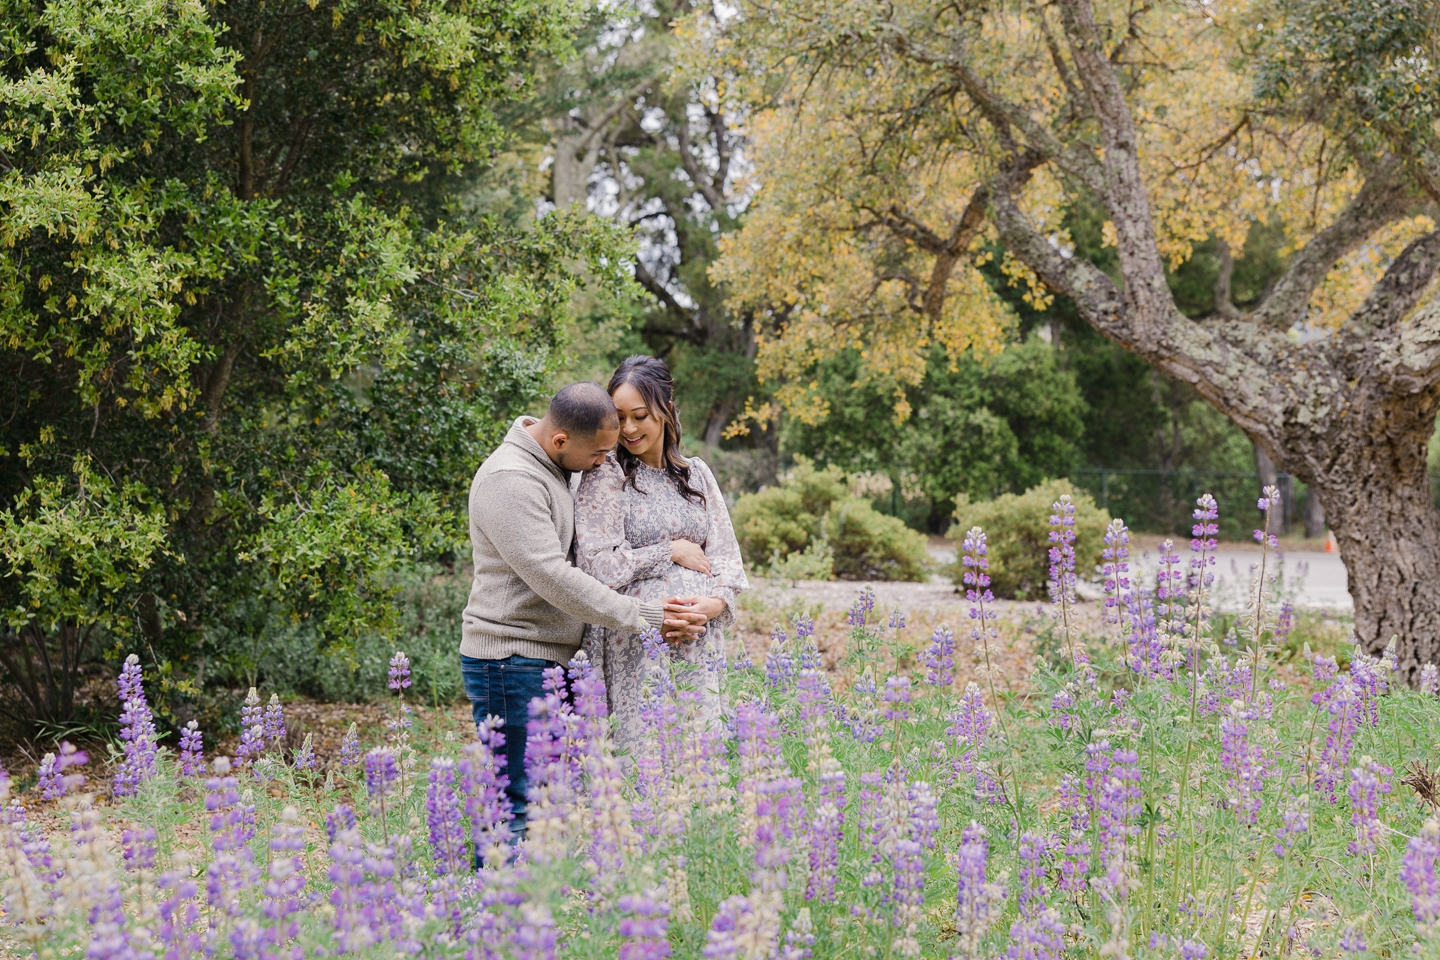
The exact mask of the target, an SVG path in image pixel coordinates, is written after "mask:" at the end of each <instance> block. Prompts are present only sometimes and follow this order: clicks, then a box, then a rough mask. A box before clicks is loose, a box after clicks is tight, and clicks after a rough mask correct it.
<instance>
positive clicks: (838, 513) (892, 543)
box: [825, 497, 930, 580]
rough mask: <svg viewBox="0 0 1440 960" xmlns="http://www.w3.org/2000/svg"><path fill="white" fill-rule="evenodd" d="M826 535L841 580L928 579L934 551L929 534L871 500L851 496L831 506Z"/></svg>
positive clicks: (836, 572) (827, 514)
mask: <svg viewBox="0 0 1440 960" xmlns="http://www.w3.org/2000/svg"><path fill="white" fill-rule="evenodd" d="M825 535H826V539H827V540H828V541H829V543H830V550H831V553H833V554H834V557H835V560H834V563H835V576H837V577H839V578H840V579H841V580H924V579H925V576H926V572H925V571H926V567H927V566H929V563H930V553H929V551H928V550H926V549H925V537H924V536H922V535H921V534H919V533H916V532H915V531H914V530H911V529H910V528H909V527H907V526H905V524H904V523H902V522H901V521H900V520H898V519H896V518H895V517H887V516H885V515H884V514H883V513H879V512H878V511H876V509H875V508H874V507H872V506H871V505H870V504H869V502H868V501H865V500H861V499H859V498H858V497H847V498H846V499H844V500H837V501H836V502H835V503H833V504H831V505H830V510H829V512H828V513H826V515H825Z"/></svg>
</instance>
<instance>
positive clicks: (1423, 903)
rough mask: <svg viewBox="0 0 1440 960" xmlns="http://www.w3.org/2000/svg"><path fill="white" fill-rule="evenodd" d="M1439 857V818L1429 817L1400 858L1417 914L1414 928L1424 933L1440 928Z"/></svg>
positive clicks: (1401, 874) (1401, 870)
mask: <svg viewBox="0 0 1440 960" xmlns="http://www.w3.org/2000/svg"><path fill="white" fill-rule="evenodd" d="M1437 859H1440V822H1437V821H1436V820H1435V818H1434V817H1431V818H1430V819H1429V820H1426V821H1425V823H1424V825H1423V826H1422V827H1421V828H1420V832H1419V833H1418V834H1416V835H1415V836H1414V837H1413V838H1412V839H1411V840H1410V843H1409V844H1407V845H1406V847H1405V856H1404V857H1402V858H1401V860H1400V880H1401V882H1402V883H1404V884H1405V889H1406V890H1408V891H1410V910H1411V912H1412V913H1414V915H1415V928H1416V930H1417V931H1418V932H1419V933H1420V935H1421V936H1424V937H1429V936H1432V935H1433V934H1434V933H1435V932H1436V931H1437V928H1440V881H1437V880H1436V877H1435V861H1436V860H1437Z"/></svg>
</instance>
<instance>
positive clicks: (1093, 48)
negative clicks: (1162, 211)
mask: <svg viewBox="0 0 1440 960" xmlns="http://www.w3.org/2000/svg"><path fill="white" fill-rule="evenodd" d="M1059 5H1060V16H1061V20H1062V22H1063V23H1064V25H1065V34H1066V36H1067V38H1068V39H1069V41H1070V55H1071V58H1072V59H1073V60H1074V61H1075V70H1076V72H1077V73H1078V74H1079V76H1080V82H1081V83H1082V84H1083V85H1084V87H1085V92H1086V94H1087V95H1088V96H1089V98H1090V106H1091V110H1092V111H1093V112H1094V115H1095V118H1096V120H1097V121H1098V122H1099V124H1100V134H1101V145H1102V146H1103V147H1104V151H1105V152H1104V160H1103V166H1104V169H1105V178H1104V180H1105V183H1104V187H1103V189H1102V190H1101V191H1100V196H1101V198H1102V199H1103V200H1104V202H1105V208H1106V211H1107V212H1108V213H1109V214H1110V222H1111V223H1112V224H1114V226H1115V233H1116V237H1117V239H1118V244H1117V248H1118V252H1119V256H1120V265H1121V271H1122V272H1123V274H1124V276H1125V300H1126V301H1127V302H1128V303H1130V304H1131V305H1132V306H1133V307H1134V309H1135V316H1134V317H1133V318H1132V322H1133V323H1137V324H1142V325H1146V326H1149V325H1152V324H1156V323H1159V322H1161V320H1162V318H1169V317H1170V316H1171V314H1172V313H1173V312H1174V309H1175V299H1174V297H1173V296H1172V295H1171V293H1170V285H1169V283H1168V281H1167V280H1166V276H1165V265H1164V262H1163V261H1162V260H1161V258H1160V247H1159V244H1158V243H1157V241H1156V238H1155V223H1154V220H1153V219H1152V217H1151V215H1150V199H1149V196H1148V194H1147V192H1146V189H1145V179H1144V176H1143V175H1142V173H1141V169H1140V152H1139V142H1138V140H1137V138H1136V135H1135V122H1134V118H1132V117H1131V115H1130V107H1129V105H1128V104H1127V103H1126V102H1125V92H1124V91H1123V90H1122V89H1121V87H1120V79H1119V77H1118V76H1117V71H1116V67H1115V65H1114V64H1113V63H1111V62H1110V59H1109V58H1108V57H1107V56H1106V55H1105V46H1104V42H1103V41H1102V39H1101V37H1100V28H1099V26H1098V25H1097V24H1096V22H1095V11H1094V8H1093V7H1092V6H1091V4H1090V0H1060V3H1059Z"/></svg>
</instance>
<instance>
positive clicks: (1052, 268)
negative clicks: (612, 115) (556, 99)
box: [696, 0, 1440, 673]
mask: <svg viewBox="0 0 1440 960" xmlns="http://www.w3.org/2000/svg"><path fill="white" fill-rule="evenodd" d="M696 33H697V35H701V31H700V30H699V29H698V28H697V30H696ZM704 36H705V39H706V40H707V43H706V44H705V45H704V46H703V48H702V50H703V52H702V53H701V54H700V56H703V57H705V58H707V62H709V63H711V64H712V65H713V69H715V70H716V71H717V72H724V74H725V75H726V76H728V77H730V78H732V81H733V82H732V83H731V84H730V86H729V88H728V89H730V90H731V92H732V94H733V96H735V97H736V98H737V100H740V101H743V102H746V103H749V104H751V105H752V106H753V108H754V109H756V110H757V111H759V113H760V116H759V117H758V118H757V120H756V122H755V127H756V129H757V130H758V131H761V133H760V138H759V139H760V141H761V142H760V145H759V147H758V152H757V156H758V157H759V158H760V159H759V171H758V175H759V177H760V180H761V182H762V183H763V184H764V186H763V187H762V190H761V193H760V195H759V196H758V198H757V201H756V209H755V211H754V212H753V213H752V215H751V216H750V218H749V220H748V222H747V224H746V227H745V229H744V231H742V233H741V234H740V235H739V237H737V238H736V240H735V241H734V242H733V244H731V245H729V246H728V247H727V249H726V251H725V257H724V259H723V260H722V261H721V263H720V264H718V265H717V266H716V268H715V270H716V273H717V274H718V275H720V276H723V277H725V278H727V279H729V280H730V281H732V284H733V294H732V295H733V296H734V297H735V298H737V300H738V301H739V302H742V303H745V304H747V305H750V306H752V308H753V309H756V310H757V311H758V312H761V313H762V315H763V316H764V317H765V320H766V323H765V325H764V332H763V336H764V340H763V342H762V346H761V358H762V361H761V362H762V366H763V365H764V364H765V362H766V359H765V358H767V357H773V358H777V360H778V362H779V365H780V366H784V367H787V368H789V374H788V383H787V387H788V389H787V390H786V391H785V392H784V393H783V394H782V396H783V398H784V399H785V400H786V402H787V403H789V404H790V405H791V406H792V407H794V408H795V409H796V410H797V412H798V411H803V410H804V409H805V408H806V406H807V404H809V403H810V401H811V399H812V398H811V393H812V391H811V390H809V388H808V382H807V381H808V378H807V375H806V373H805V371H806V369H807V365H809V366H813V365H814V364H815V363H818V362H819V360H820V358H821V357H822V356H823V355H824V352H825V350H826V349H827V344H842V345H853V346H856V347H858V348H859V349H860V350H861V352H862V356H863V358H864V360H865V364H866V368H867V370H868V371H869V372H870V373H871V375H895V376H898V377H900V378H902V380H908V381H909V382H915V381H916V380H917V379H918V377H919V376H920V375H921V372H922V371H923V358H924V356H925V351H926V350H927V349H928V346H929V344H930V343H932V342H941V343H943V344H945V345H946V346H947V347H950V346H971V347H980V346H983V345H986V344H988V343H991V342H993V341H994V340H996V339H997V337H996V334H997V331H999V330H1001V329H1003V326H1004V322H1005V313H1004V312H1003V311H999V310H997V308H996V303H995V299H994V297H993V296H992V290H990V289H987V288H984V287H980V286H979V285H977V284H976V283H975V281H974V278H973V275H972V271H973V270H974V269H975V268H976V267H977V266H978V265H981V264H983V263H984V262H985V261H986V260H987V259H988V258H991V257H994V256H1002V257H1003V258H1005V262H1004V269H1005V272H1006V274H1007V275H1008V276H1010V277H1011V278H1012V279H1013V280H1014V282H1016V283H1017V284H1021V285H1023V286H1024V287H1026V289H1027V291H1028V292H1030V293H1031V297H1032V300H1033V299H1036V298H1041V299H1043V298H1046V297H1049V296H1051V295H1064V296H1066V297H1068V298H1070V299H1071V300H1072V301H1073V302H1074V303H1075V305H1076V308H1077V311H1078V312H1079V314H1080V315H1081V316H1082V317H1083V318H1084V320H1085V321H1086V322H1087V323H1088V324H1090V325H1091V326H1093V327H1094V328H1095V329H1096V330H1097V331H1099V332H1100V333H1101V334H1103V335H1104V336H1106V337H1108V338H1110V339H1111V340H1113V341H1115V342H1116V343H1118V344H1120V345H1122V346H1123V347H1125V348H1126V349H1128V350H1131V351H1133V352H1135V353H1136V354H1138V355H1139V356H1140V357H1142V358H1143V359H1145V360H1146V361H1147V362H1149V363H1150V364H1152V365H1153V366H1154V367H1155V368H1157V369H1158V370H1159V371H1161V372H1163V373H1165V374H1167V375H1169V376H1171V377H1173V378H1175V379H1177V380H1180V381H1182V382H1185V383H1188V384H1191V385H1192V386H1193V387H1194V388H1195V390H1196V391H1198V392H1199V394H1200V395H1201V396H1203V397H1204V398H1205V399H1206V400H1207V401H1208V402H1209V403H1211V404H1212V405H1213V406H1215V407H1216V408H1217V409H1218V410H1220V411H1221V412H1222V413H1224V414H1225V415H1226V416H1227V417H1229V418H1230V419H1231V420H1232V421H1234V422H1235V423H1236V424H1237V425H1238V426H1239V427H1240V428H1241V429H1243V430H1244V431H1245V432H1246V433H1247V434H1248V435H1249V436H1250V437H1251V438H1252V439H1253V440H1254V441H1255V442H1256V444H1257V445H1258V446H1259V447H1260V448H1261V449H1262V450H1263V451H1264V452H1266V453H1267V454H1268V455H1269V456H1270V457H1271V458H1272V459H1273V460H1274V461H1275V462H1276V463H1277V464H1279V465H1280V466H1281V468H1282V469H1288V470H1290V472H1292V473H1294V474H1295V475H1297V476H1299V477H1300V478H1301V479H1302V480H1304V481H1306V482H1307V483H1309V484H1310V486H1311V488H1312V490H1313V491H1315V492H1317V493H1318V495H1319V496H1321V497H1322V498H1323V500H1324V504H1325V507H1326V513H1327V517H1328V518H1329V519H1330V520H1331V522H1332V526H1333V527H1334V529H1335V531H1336V533H1337V536H1338V537H1339V539H1340V542H1341V549H1342V552H1343V553H1344V554H1345V556H1346V562H1347V565H1348V567H1349V569H1350V574H1351V589H1352V593H1353V594H1354V596H1355V600H1356V608H1357V632H1358V633H1359V635H1360V636H1361V637H1362V639H1363V640H1364V641H1365V642H1366V643H1368V644H1370V645H1371V646H1372V647H1373V649H1375V650H1377V651H1378V650H1379V649H1380V647H1382V646H1383V645H1384V643H1385V641H1386V640H1387V639H1388V637H1389V636H1390V634H1391V633H1392V632H1393V633H1395V634H1397V635H1400V636H1402V637H1404V636H1408V637H1410V638H1412V639H1411V640H1410V641H1409V643H1410V646H1409V647H1408V648H1407V649H1406V650H1405V652H1404V655H1403V658H1402V659H1403V660H1404V662H1405V665H1406V669H1407V670H1409V671H1411V672H1412V673H1413V672H1414V671H1415V670H1418V664H1419V663H1420V662H1422V661H1423V660H1425V659H1429V658H1431V657H1433V656H1436V655H1440V587H1436V586H1435V584H1436V583H1437V578H1436V577H1435V572H1436V570H1437V569H1440V515H1437V514H1436V512H1435V511H1434V509H1433V507H1432V506H1431V500H1430V494H1429V489H1428V487H1429V483H1428V477H1427V475H1426V468H1425V454H1424V449H1425V443H1426V441H1427V440H1428V438H1429V436H1430V435H1431V433H1432V431H1433V429H1434V425H1435V416H1436V411H1437V407H1440V301H1437V300H1436V298H1435V296H1434V294H1433V281H1434V278H1435V275H1436V272H1437V268H1440V231H1437V230H1436V223H1435V217H1436V216H1437V211H1440V206H1437V204H1440V190H1437V184H1440V152H1437V149H1436V145H1437V136H1440V131H1437V126H1436V122H1437V120H1440V84H1437V83H1436V80H1435V73H1434V70H1435V66H1434V64H1435V62H1436V59H1435V55H1436V52H1437V50H1440V17H1437V14H1436V10H1435V7H1434V5H1433V4H1430V3H1424V2H1420V0H1369V2H1365V3H1358V4H1357V3H1350V2H1342V0H1234V2H1228V3H1213V4H1191V3H1185V2H1178V0H1176V2H1164V3H1153V4H1144V5H1135V4H1128V3H1120V2H1111V0H1098V2H1092V0H1055V2H1053V3H1049V4H1031V3H1018V2H994V3H989V2H986V3H979V4H964V5H958V6H957V5H954V4H949V3H933V2H928V0H902V2H899V3H894V4H885V5H878V6H877V5H872V4H865V3H848V2H840V3H829V2H824V3H821V2H815V0H781V2H767V3H764V4H758V3H742V4H740V5H739V9H738V12H737V13H736V15H735V16H734V17H732V18H730V20H729V21H728V22H727V23H726V24H724V25H723V27H720V28H717V29H713V30H711V31H710V32H709V33H708V34H705V35H704ZM767 158H769V159H767ZM1082 204H1085V205H1088V204H1094V205H1096V206H1098V208H1099V209H1101V210H1103V212H1104V217H1105V219H1104V222H1103V224H1102V234H1103V238H1104V242H1105V245H1106V246H1108V247H1113V248H1114V251H1115V254H1114V260H1113V262H1111V264H1110V265H1109V267H1110V269H1109V271H1108V272H1107V270H1106V269H1103V268H1102V264H1101V263H1099V262H1098V261H1097V260H1092V259H1090V258H1088V257H1086V256H1084V255H1080V256H1077V255H1076V253H1077V251H1076V247H1075V245H1074V243H1073V240H1072V238H1071V237H1070V236H1069V233H1068V230H1067V218H1066V213H1067V211H1069V210H1071V209H1074V208H1075V207H1076V206H1078V205H1082ZM1257 225H1265V226H1272V225H1273V226H1274V227H1275V228H1276V229H1279V230H1281V231H1283V234H1284V237H1285V248H1284V250H1283V252H1282V256H1283V258H1284V266H1283V270H1282V271H1281V272H1280V273H1279V275H1278V278H1277V279H1276V280H1275V282H1274V283H1273V284H1271V285H1270V286H1269V289H1268V290H1262V291H1261V292H1260V294H1261V295H1260V296H1259V297H1257V298H1255V300H1254V301H1253V302H1250V303H1246V304H1244V309H1242V308H1241V306H1240V305H1237V304H1236V302H1235V300H1234V298H1233V296H1232V295H1231V294H1232V289H1231V287H1232V283H1233V274H1232V269H1233V255H1232V254H1231V253H1230V251H1243V250H1244V249H1245V247H1246V245H1247V243H1248V242H1249V241H1250V240H1251V238H1252V237H1254V236H1256V229H1255V228H1256V226H1257ZM1200 243H1214V244H1216V245H1217V247H1219V246H1220V245H1223V253H1224V255H1222V256H1221V257H1220V261H1221V269H1220V270H1219V272H1218V275H1217V278H1216V283H1215V289H1216V296H1215V298H1214V308H1213V311H1212V312H1211V313H1210V314H1209V315H1206V316H1190V315H1188V314H1186V313H1185V312H1184V311H1183V310H1182V309H1181V306H1180V303H1179V301H1178V300H1177V296H1176V291H1175V290H1174V289H1173V287H1172V284H1173V280H1174V276H1173V274H1174V271H1175V270H1176V269H1177V268H1179V267H1180V266H1182V265H1183V264H1184V263H1185V262H1186V261H1187V260H1188V259H1189V258H1190V257H1191V255H1192V254H1193V252H1194V251H1195V248H1196V246H1197V244H1200ZM840 263H844V264H846V266H845V267H843V268H842V267H833V269H832V266H833V265H835V264H840ZM772 266H773V269H769V268H771V267H772ZM952 297H958V298H963V300H964V306H963V307H958V308H954V309H953V310H952V311H951V312H948V313H947V308H946V306H945V305H946V304H947V303H949V302H950V301H951V299H952ZM949 318H953V319H949ZM905 412H906V411H905V409H904V407H903V405H900V406H899V408H898V410H897V413H899V414H900V415H902V416H903V414H904V413H905Z"/></svg>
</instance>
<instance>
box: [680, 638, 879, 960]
mask: <svg viewBox="0 0 1440 960" xmlns="http://www.w3.org/2000/svg"><path fill="white" fill-rule="evenodd" d="M862 623H863V620H862ZM758 926H759V923H758V921H757V919H756V917H755V908H754V907H753V906H752V905H751V903H750V900H749V899H748V898H746V897H727V898H726V899H725V900H722V901H721V902H720V906H719V907H717V908H716V910H715V919H714V920H712V921H711V923H710V930H709V931H708V932H707V933H706V934H705V946H704V948H703V949H702V950H701V951H700V955H701V956H702V957H704V958H705V960H739V958H740V957H742V956H745V957H749V956H751V953H752V951H750V950H746V951H745V952H744V953H743V954H742V952H741V950H742V944H745V945H746V946H748V941H749V940H750V939H751V938H753V937H754V935H755V932H756V928H757V927H758Z"/></svg>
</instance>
